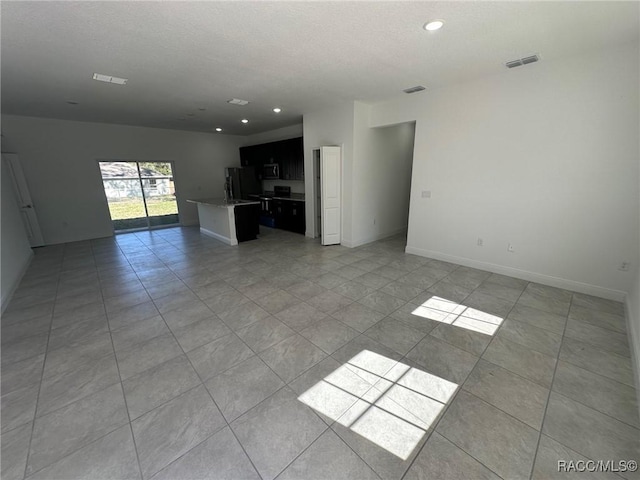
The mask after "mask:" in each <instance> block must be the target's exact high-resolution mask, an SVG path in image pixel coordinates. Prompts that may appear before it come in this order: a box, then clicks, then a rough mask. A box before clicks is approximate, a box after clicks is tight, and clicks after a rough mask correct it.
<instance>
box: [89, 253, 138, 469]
mask: <svg viewBox="0 0 640 480" xmlns="http://www.w3.org/2000/svg"><path fill="white" fill-rule="evenodd" d="M118 249H119V250H120V251H121V252H122V249H120V246H118ZM122 253H123V254H124V252H122ZM125 258H126V256H125ZM127 263H129V259H127ZM129 266H131V263H129ZM136 277H137V274H136ZM98 283H99V284H100V297H101V298H102V303H103V305H104V309H105V317H106V319H107V328H108V329H109V339H110V340H111V349H112V351H113V358H114V360H115V362H116V368H117V370H118V378H119V379H120V390H121V391H122V400H123V402H124V408H125V410H126V411H127V418H128V419H129V422H128V423H129V431H130V432H131V442H132V443H133V451H134V452H135V454H136V462H137V464H138V472H139V473H140V478H144V477H143V475H142V465H141V464H140V455H139V454H138V445H137V444H136V437H135V435H134V434H133V424H132V421H131V413H130V412H129V405H128V403H127V396H126V394H125V390H124V382H123V380H122V374H121V373H120V362H119V361H118V355H117V354H116V347H115V344H114V343H113V333H112V330H111V322H110V321H109V316H108V315H107V308H106V304H105V303H104V300H105V299H104V294H103V293H102V282H101V281H100V276H99V275H98ZM118 428H119V427H118ZM101 438H103V437H101Z"/></svg>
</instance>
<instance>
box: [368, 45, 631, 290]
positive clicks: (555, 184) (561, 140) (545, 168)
mask: <svg viewBox="0 0 640 480" xmlns="http://www.w3.org/2000/svg"><path fill="white" fill-rule="evenodd" d="M638 85H639V76H638V45H637V44H631V45H627V46H624V45H623V46H618V47H616V48H615V49H611V50H608V51H602V52H595V53H591V54H589V55H584V56H580V57H575V58H570V59H564V60H562V61H560V62H554V61H545V60H544V57H543V60H542V61H541V62H540V63H537V64H533V65H529V66H526V67H521V68H518V69H514V70H506V69H505V70H503V71H501V72H500V73H498V74H496V75H495V76H493V77H490V78H484V79H481V80H477V81H474V82H470V83H465V84H460V85H457V86H452V87H449V88H442V89H438V90H434V91H426V92H421V93H418V94H414V95H406V96H403V97H401V98H398V99H396V100H393V101H389V102H385V103H380V104H377V105H375V106H374V107H373V108H372V111H371V125H372V126H383V125H392V124H397V123H399V122H406V121H411V120H416V141H415V151H414V164H413V180H412V186H411V208H410V217H409V233H408V247H407V251H409V252H412V253H417V254H422V255H426V256H430V257H435V258H441V259H447V260H452V261H455V262H458V263H462V264H467V265H472V266H477V267H479V268H485V269H487V270H493V271H500V272H503V273H506V274H509V275H513V276H519V277H522V278H527V279H530V280H537V281H540V282H542V283H546V284H550V285H556V286H560V287H565V288H570V289H573V290H577V291H582V292H585V293H590V294H595V295H600V296H604V297H608V298H616V299H618V300H621V299H622V298H623V296H624V292H627V291H629V290H630V288H631V285H632V279H634V278H635V277H637V275H638V273H637V268H638V261H639V260H640V258H639V252H638V243H639V241H640V240H639V228H638V222H639V217H640V210H639V208H638V190H639V184H638V156H639V145H638V131H639V127H640V125H639V124H640V122H639V118H638ZM423 190H430V191H431V192H432V197H431V198H421V191H423ZM478 237H481V238H482V239H483V240H484V246H483V247H478V246H477V245H476V243H477V239H478ZM509 243H512V244H513V245H514V247H515V252H514V253H510V252H508V251H507V245H508V244H509ZM622 261H629V262H631V266H632V267H631V271H629V272H621V271H619V270H618V269H617V266H618V264H619V263H620V262H622Z"/></svg>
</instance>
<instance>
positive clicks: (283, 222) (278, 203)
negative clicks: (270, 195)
mask: <svg viewBox="0 0 640 480" xmlns="http://www.w3.org/2000/svg"><path fill="white" fill-rule="evenodd" d="M304 205H305V204H304V202H298V201H295V200H278V199H275V200H274V201H273V212H274V218H275V226H276V228H281V229H283V230H289V231H290V232H296V233H302V234H304V233H305V231H306V224H305V217H304Z"/></svg>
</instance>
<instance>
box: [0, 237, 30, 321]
mask: <svg viewBox="0 0 640 480" xmlns="http://www.w3.org/2000/svg"><path fill="white" fill-rule="evenodd" d="M32 260H33V250H31V253H30V254H29V257H28V258H27V261H26V262H24V265H23V266H22V268H21V269H20V274H19V275H18V276H17V277H16V278H15V280H14V281H13V284H12V285H11V286H10V288H9V290H8V291H7V292H5V293H4V295H3V296H2V304H1V305H0V313H4V311H5V309H6V308H7V307H8V306H9V302H10V301H11V298H12V297H13V294H14V293H15V292H16V290H17V288H18V286H19V285H20V282H21V281H22V277H24V274H25V273H27V270H28V269H29V265H31V261H32Z"/></svg>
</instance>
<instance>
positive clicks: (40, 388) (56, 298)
mask: <svg viewBox="0 0 640 480" xmlns="http://www.w3.org/2000/svg"><path fill="white" fill-rule="evenodd" d="M65 250H66V245H65V247H64V248H63V250H62V256H61V260H62V261H61V262H60V267H59V268H60V269H59V271H58V280H57V281H56V297H55V299H54V301H53V308H52V309H51V321H50V323H49V333H48V335H47V345H46V347H45V351H44V358H43V360H42V371H41V373H40V384H39V385H38V394H37V395H36V405H35V408H34V409H33V419H32V420H31V421H32V422H33V423H32V424H31V435H30V436H29V444H28V446H27V457H26V459H25V465H24V470H23V475H22V478H26V477H27V470H28V468H29V458H30V457H31V444H32V443H33V435H34V433H35V427H36V420H37V415H38V403H39V402H40V392H41V391H42V383H43V381H44V371H45V368H46V366H47V355H48V353H49V340H51V331H52V329H53V316H54V314H55V306H56V303H57V301H58V290H60V282H61V278H62V264H63V263H64V251H65Z"/></svg>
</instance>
